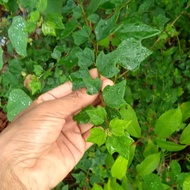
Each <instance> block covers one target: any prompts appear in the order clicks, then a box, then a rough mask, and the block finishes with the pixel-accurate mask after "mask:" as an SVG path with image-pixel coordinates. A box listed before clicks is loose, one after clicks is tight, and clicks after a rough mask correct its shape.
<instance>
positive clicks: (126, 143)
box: [106, 133, 134, 160]
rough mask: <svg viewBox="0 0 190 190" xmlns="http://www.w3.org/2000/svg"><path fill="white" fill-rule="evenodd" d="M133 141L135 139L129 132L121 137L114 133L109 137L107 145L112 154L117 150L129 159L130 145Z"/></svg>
mask: <svg viewBox="0 0 190 190" xmlns="http://www.w3.org/2000/svg"><path fill="white" fill-rule="evenodd" d="M133 142H134V141H133V139H132V138H131V137H130V136H129V134H128V133H125V135H123V136H120V137H116V136H114V135H112V136H108V137H107V141H106V147H107V150H108V152H109V153H110V154H113V153H115V152H117V153H119V154H120V155H121V156H123V157H124V158H125V159H127V160H129V157H130V147H131V144H132V143H133Z"/></svg>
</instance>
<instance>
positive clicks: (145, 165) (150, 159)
mask: <svg viewBox="0 0 190 190" xmlns="http://www.w3.org/2000/svg"><path fill="white" fill-rule="evenodd" d="M159 163H160V153H156V154H151V155H149V156H147V157H146V158H145V159H144V160H143V161H142V162H141V163H140V164H138V165H137V168H136V169H137V172H138V174H139V175H140V176H145V175H148V174H150V173H152V172H153V171H154V170H155V169H156V168H157V167H158V165H159Z"/></svg>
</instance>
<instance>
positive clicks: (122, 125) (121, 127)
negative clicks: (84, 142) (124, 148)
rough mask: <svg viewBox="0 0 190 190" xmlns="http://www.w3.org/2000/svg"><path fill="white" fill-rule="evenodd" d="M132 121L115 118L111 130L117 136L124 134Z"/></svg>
mask: <svg viewBox="0 0 190 190" xmlns="http://www.w3.org/2000/svg"><path fill="white" fill-rule="evenodd" d="M130 123H131V121H126V120H121V119H118V118H114V119H112V120H111V121H110V124H109V128H110V132H111V133H112V134H113V135H115V136H122V135H124V133H125V130H126V129H127V128H128V126H129V124H130Z"/></svg>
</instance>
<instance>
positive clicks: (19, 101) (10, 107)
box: [7, 89, 32, 121]
mask: <svg viewBox="0 0 190 190" xmlns="http://www.w3.org/2000/svg"><path fill="white" fill-rule="evenodd" d="M31 102H32V100H31V98H30V97H29V96H28V95H27V94H26V93H25V92H24V91H23V90H20V89H14V90H12V91H11V92H10V94H9V99H8V103H7V117H8V120H9V121H12V120H13V119H14V117H15V116H16V115H17V114H19V113H20V112H21V111H23V110H24V109H25V108H27V107H28V106H29V105H30V104H31Z"/></svg>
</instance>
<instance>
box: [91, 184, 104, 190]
mask: <svg viewBox="0 0 190 190" xmlns="http://www.w3.org/2000/svg"><path fill="white" fill-rule="evenodd" d="M91 190H103V189H102V187H101V186H99V185H98V184H96V183H94V184H93V187H92V189H91Z"/></svg>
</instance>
